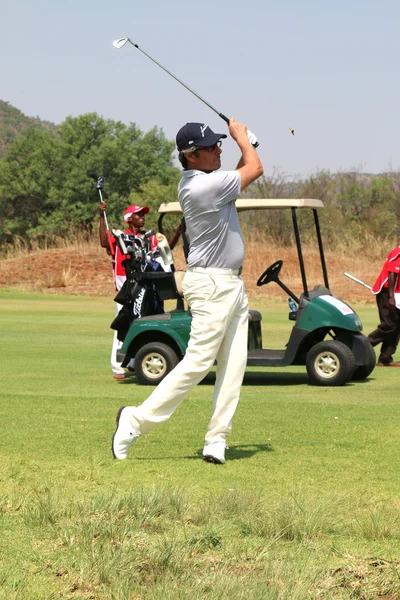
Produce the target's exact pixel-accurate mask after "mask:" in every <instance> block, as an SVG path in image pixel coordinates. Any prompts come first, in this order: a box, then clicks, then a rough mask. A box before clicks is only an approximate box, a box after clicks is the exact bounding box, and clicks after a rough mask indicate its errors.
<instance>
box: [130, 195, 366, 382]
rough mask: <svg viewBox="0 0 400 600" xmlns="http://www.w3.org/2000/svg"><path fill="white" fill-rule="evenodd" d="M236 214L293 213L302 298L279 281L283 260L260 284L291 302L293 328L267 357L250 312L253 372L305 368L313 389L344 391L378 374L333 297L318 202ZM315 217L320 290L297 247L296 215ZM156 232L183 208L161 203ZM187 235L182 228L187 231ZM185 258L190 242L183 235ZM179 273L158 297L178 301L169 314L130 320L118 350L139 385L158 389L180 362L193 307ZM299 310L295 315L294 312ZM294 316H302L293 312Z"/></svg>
mask: <svg viewBox="0 0 400 600" xmlns="http://www.w3.org/2000/svg"><path fill="white" fill-rule="evenodd" d="M236 207H237V210H238V212H242V211H245V210H266V209H267V210H269V209H286V210H290V211H291V215H292V223H293V228H294V234H295V240H296V247H297V254H298V260H299V266H300V273H301V279H302V285H303V291H302V293H301V294H300V295H299V296H297V294H295V293H294V292H293V291H292V290H290V289H289V288H288V287H287V286H286V285H285V284H284V283H283V282H282V281H281V280H280V278H279V274H280V271H281V268H282V264H283V262H282V260H277V261H276V262H274V263H273V264H272V265H270V266H269V267H268V268H267V269H266V270H265V271H264V272H263V273H262V274H261V275H260V277H259V278H258V281H257V285H258V286H260V287H262V286H264V285H267V284H270V283H276V284H277V285H279V286H280V287H281V288H282V290H283V291H284V292H285V294H287V295H288V296H289V298H291V299H292V300H293V301H294V302H291V304H292V310H291V311H290V312H289V319H290V320H292V321H294V325H293V328H292V330H291V334H290V337H289V341H288V342H287V344H286V346H285V349H283V350H268V349H264V348H263V347H262V334H261V314H260V313H259V312H258V311H257V310H250V311H249V336H248V359H247V365H248V366H251V367H286V366H289V365H304V366H305V367H306V369H307V373H308V376H309V380H310V383H312V384H314V385H324V386H340V385H345V384H346V383H348V382H349V381H350V380H363V379H366V378H367V377H368V376H369V375H370V373H371V372H372V371H373V369H374V367H375V362H376V358H375V352H374V349H373V348H372V346H371V344H370V343H369V342H368V340H367V338H366V337H365V336H364V335H363V334H362V333H361V331H362V324H361V321H360V319H359V317H358V315H357V314H356V313H355V312H354V311H353V309H352V308H351V307H350V306H349V305H348V304H346V303H345V302H343V301H342V300H339V299H338V298H335V297H334V296H333V295H332V294H331V292H330V291H329V282H328V274H327V269H326V263H325V257H324V252H323V245H322V237H321V231H320V226H319V219H318V209H321V208H323V203H322V201H321V200H314V199H294V200H292V199H279V200H273V199H271V200H247V199H239V200H237V201H236ZM299 210H301V211H304V210H309V211H310V210H311V211H312V213H313V221H314V226H315V233H316V236H317V243H318V248H319V255H320V261H321V268H322V275H323V284H321V285H316V286H315V287H314V288H313V289H312V290H309V289H308V284H307V277H306V271H305V265H304V260H303V251H302V245H301V240H300V232H299V222H298V216H297V212H298V211H299ZM159 213H160V217H159V222H158V227H159V231H160V232H163V220H164V218H165V217H166V216H167V215H181V216H182V211H181V208H180V205H179V203H178V202H171V203H168V204H162V205H161V206H160V208H159ZM182 229H183V230H184V228H182ZM182 238H183V247H184V252H185V256H186V257H187V254H188V250H189V240H188V239H187V237H186V235H185V233H183V235H182ZM176 276H177V273H171V274H169V278H168V279H167V280H166V278H165V277H164V278H163V280H162V282H163V286H162V288H161V287H160V289H158V288H157V290H158V291H159V293H160V297H161V299H162V300H165V299H173V298H175V299H176V300H177V307H176V309H175V310H172V311H171V312H168V313H164V314H159V315H151V316H148V317H144V318H141V319H137V320H135V321H133V323H132V324H131V326H130V328H129V331H128V333H127V335H126V337H125V339H124V343H123V346H122V349H121V353H122V356H121V359H122V364H123V366H125V365H127V364H128V362H129V361H130V359H131V358H134V359H135V373H136V377H137V380H138V381H139V382H140V383H142V384H150V385H157V384H158V383H159V382H160V381H161V380H162V379H163V378H164V377H165V376H166V375H167V374H168V373H169V372H170V371H171V370H172V369H173V368H174V367H175V366H176V365H177V363H178V362H179V361H180V360H181V359H182V357H183V356H184V354H185V352H186V348H187V343H188V340H189V336H190V324H191V316H190V307H189V308H188V309H187V310H185V308H184V304H183V301H182V296H181V294H180V292H179V284H177V283H176V279H177V277H176ZM293 309H294V310H293ZM296 309H297V310H296Z"/></svg>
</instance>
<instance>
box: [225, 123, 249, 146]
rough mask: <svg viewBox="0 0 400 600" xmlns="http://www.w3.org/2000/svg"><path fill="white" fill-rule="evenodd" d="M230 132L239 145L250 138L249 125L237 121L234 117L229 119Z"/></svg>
mask: <svg viewBox="0 0 400 600" xmlns="http://www.w3.org/2000/svg"><path fill="white" fill-rule="evenodd" d="M228 129H229V133H230V135H231V137H233V139H234V140H235V142H237V143H238V144H239V145H240V144H241V143H243V142H244V143H247V142H248V141H249V138H248V137H247V127H246V125H243V124H242V123H239V122H238V121H235V119H234V117H231V118H230V119H229V125H228Z"/></svg>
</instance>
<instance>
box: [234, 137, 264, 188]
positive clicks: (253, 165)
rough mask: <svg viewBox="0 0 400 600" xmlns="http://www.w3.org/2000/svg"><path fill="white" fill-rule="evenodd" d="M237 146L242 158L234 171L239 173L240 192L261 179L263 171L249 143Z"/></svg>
mask: <svg viewBox="0 0 400 600" xmlns="http://www.w3.org/2000/svg"><path fill="white" fill-rule="evenodd" d="M246 142H247V140H246ZM239 146H240V149H241V151H242V157H241V159H240V160H239V162H238V165H237V167H236V171H239V173H240V180H241V184H240V191H243V190H245V189H246V188H247V187H248V186H249V185H250V184H251V183H253V181H255V180H256V179H258V178H259V177H261V175H262V174H263V173H264V169H263V166H262V164H261V160H260V158H259V156H258V154H257V152H256V151H255V149H254V148H253V146H252V145H251V144H250V143H249V142H247V143H243V144H239Z"/></svg>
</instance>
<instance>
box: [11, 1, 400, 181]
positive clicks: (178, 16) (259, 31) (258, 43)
mask: <svg viewBox="0 0 400 600" xmlns="http://www.w3.org/2000/svg"><path fill="white" fill-rule="evenodd" d="M0 10H1V13H0V14H1V20H0V56H1V60H0V99H1V100H4V101H6V102H9V103H10V104H11V105H13V106H15V107H16V108H18V109H20V110H21V111H22V112H23V113H24V114H26V115H27V116H38V117H39V118H40V119H42V120H47V121H52V122H53V123H56V124H59V123H61V122H62V121H63V120H64V119H65V118H66V117H67V116H69V115H72V116H78V115H81V114H84V113H87V112H96V113H98V114H99V115H102V116H103V117H104V118H107V119H113V120H120V121H123V122H124V123H126V124H128V123H130V122H133V123H136V125H137V126H138V127H139V128H140V129H142V130H143V131H147V130H149V129H150V128H152V127H154V126H157V127H160V128H162V129H163V131H164V133H165V135H166V136H167V137H168V138H169V139H175V135H176V132H177V131H178V130H179V128H180V127H181V126H182V125H184V124H185V123H186V122H188V121H198V122H204V123H207V124H208V125H209V126H210V127H211V128H212V129H213V130H214V131H216V132H218V133H227V126H226V124H225V122H224V121H223V120H222V119H221V118H220V117H219V116H218V115H217V114H216V113H215V112H213V111H212V110H211V109H210V108H209V107H207V106H205V105H204V104H203V103H202V102H200V100H199V99H197V98H196V97H195V96H193V95H192V94H191V93H189V92H188V91H187V90H186V89H185V88H184V87H182V86H181V85H180V84H178V83H177V82H176V81H175V80H174V79H173V78H172V77H170V76H169V75H167V74H166V73H165V72H164V71H163V70H162V69H160V67H158V66H157V65H155V64H154V63H153V62H152V61H151V60H150V59H149V58H147V57H146V56H145V55H144V54H143V53H142V52H140V51H139V50H137V49H136V48H134V47H133V46H131V45H129V44H128V45H126V46H125V47H124V48H122V49H120V50H116V49H115V48H114V47H113V45H112V42H113V41H114V40H115V39H117V38H121V37H125V36H127V37H129V38H130V39H131V40H132V41H133V42H135V43H136V44H138V46H139V47H140V48H141V49H142V50H144V51H145V52H147V54H149V55H150V56H151V57H152V58H154V59H155V60H156V61H157V62H159V63H161V64H162V65H163V66H164V67H165V68H167V69H168V70H169V71H170V72H172V73H173V74H174V75H176V76H177V77H178V78H179V79H181V80H182V81H183V82H185V84H186V85H188V86H189V87H190V88H192V89H193V90H194V91H195V92H196V93H197V94H198V95H200V96H201V97H202V98H204V99H205V100H206V101H207V102H208V103H209V104H211V105H212V106H214V107H215V108H216V109H217V111H218V112H222V113H224V114H225V115H227V116H228V117H230V116H234V117H235V119H236V120H238V121H241V122H242V123H245V124H246V126H247V127H248V128H249V129H250V130H251V131H253V132H254V133H255V134H256V136H257V137H258V140H259V143H260V146H259V148H258V152H259V155H260V157H261V160H262V163H263V166H264V174H265V175H266V176H270V175H272V174H274V173H277V172H279V173H281V174H282V175H285V176H288V177H290V178H292V177H303V178H305V177H309V176H310V175H312V174H313V173H316V172H317V171H318V170H321V169H326V170H329V171H330V172H332V173H333V172H339V171H347V170H353V169H358V170H360V171H362V172H365V173H379V172H382V171H387V170H395V171H397V170H399V169H400V153H399V151H398V140H397V134H396V132H397V130H398V127H399V117H398V112H399V96H400V83H399V79H400V78H399V75H398V61H399V56H400V36H399V33H398V24H399V22H400V2H399V1H398V0H379V1H378V0H363V1H361V0H347V1H344V0H330V1H329V2H328V1H327V0H303V1H301V0H247V1H246V2H243V0H241V1H239V0H203V1H200V0H199V1H198V2H195V1H194V0H192V1H190V2H189V1H186V2H184V1H183V0H169V1H166V0H164V1H162V0H158V1H157V0H146V1H144V0H142V1H140V2H139V1H137V0H136V1H135V0H129V1H128V0H118V1H117V2H111V1H109V0H108V1H106V0H79V1H78V0H68V2H57V1H56V2H55V1H54V0H0ZM291 128H294V130H295V134H294V135H292V134H291V132H290V129H291ZM238 158H239V150H238V147H237V145H236V143H235V142H234V141H233V140H232V139H228V140H225V141H224V144H223V155H222V159H223V163H222V166H223V168H226V169H230V168H234V167H235V166H236V162H237V160H238Z"/></svg>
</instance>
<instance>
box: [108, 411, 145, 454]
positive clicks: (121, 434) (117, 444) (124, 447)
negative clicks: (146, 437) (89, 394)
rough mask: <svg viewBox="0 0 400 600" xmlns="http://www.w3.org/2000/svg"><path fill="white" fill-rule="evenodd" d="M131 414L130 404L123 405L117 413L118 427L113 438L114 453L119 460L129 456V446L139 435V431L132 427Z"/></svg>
mask: <svg viewBox="0 0 400 600" xmlns="http://www.w3.org/2000/svg"><path fill="white" fill-rule="evenodd" d="M131 414H132V413H131V410H130V407H129V406H122V407H121V408H120V409H119V411H118V414H117V428H116V430H115V433H114V435H113V438H112V453H113V456H114V458H118V459H119V460H124V459H125V458H128V453H129V448H130V447H131V445H132V444H133V442H135V441H136V440H137V438H138V437H139V434H138V432H137V431H136V430H135V429H134V428H133V427H132V424H131V419H130V417H131Z"/></svg>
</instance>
